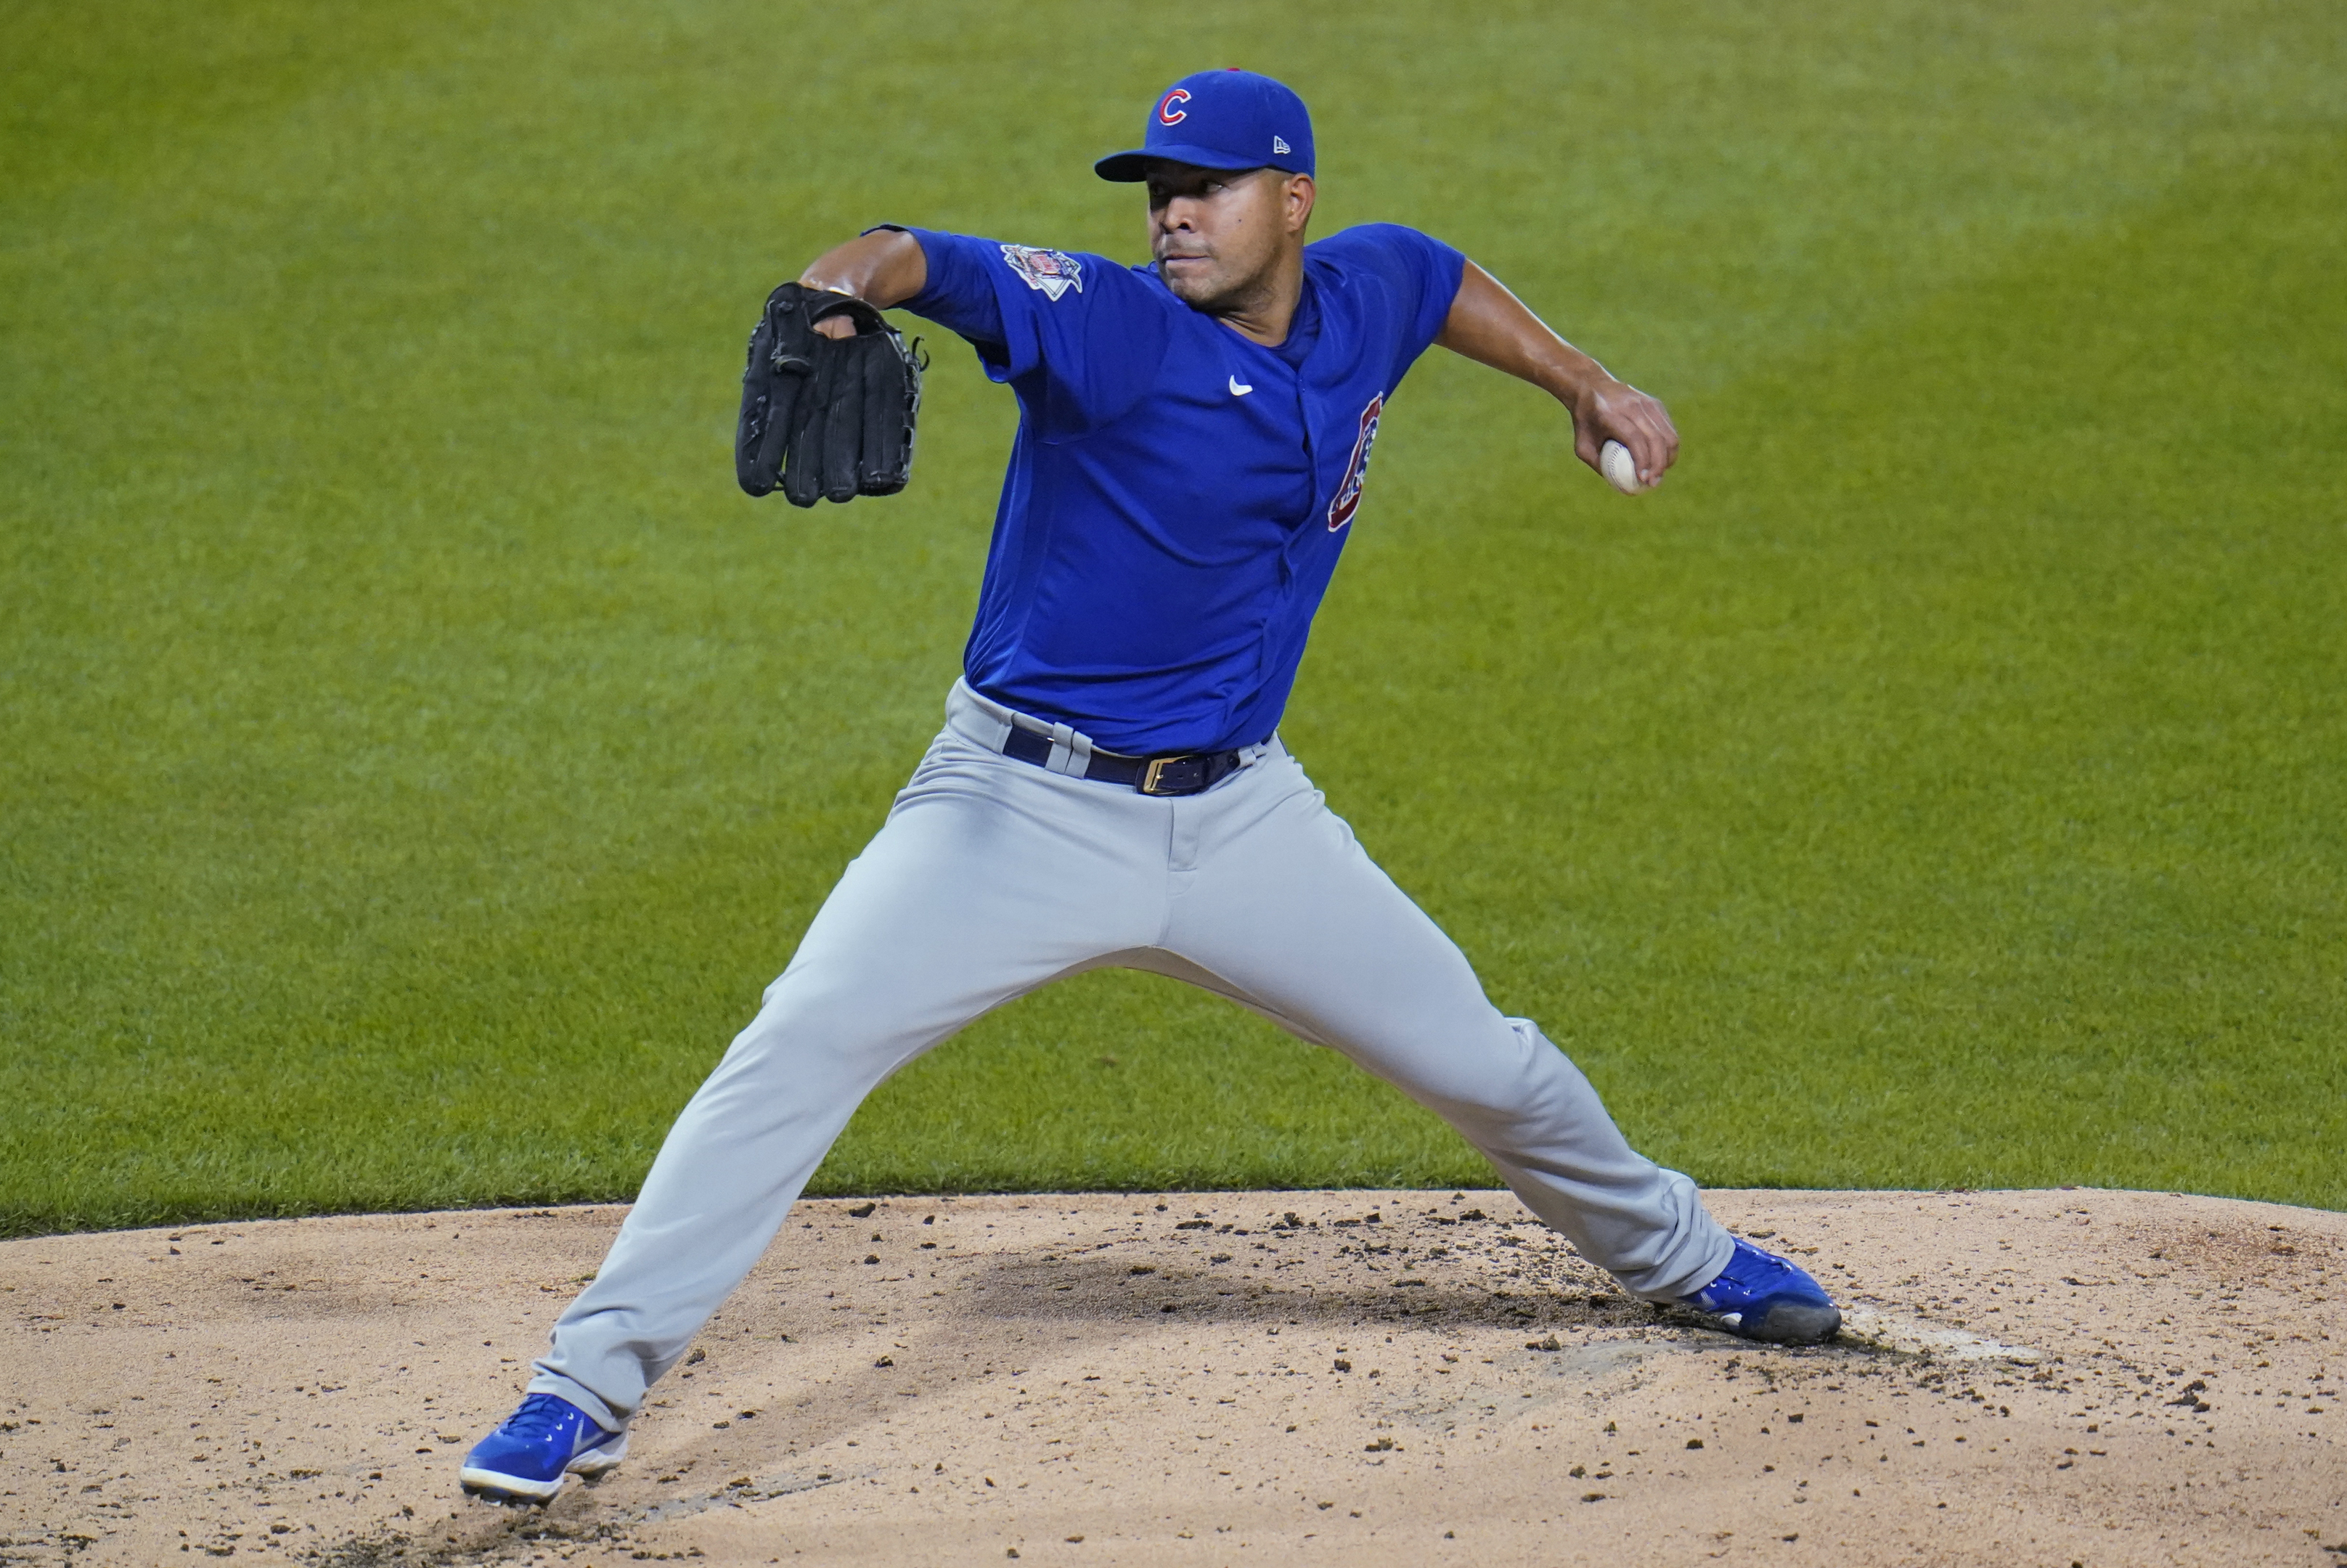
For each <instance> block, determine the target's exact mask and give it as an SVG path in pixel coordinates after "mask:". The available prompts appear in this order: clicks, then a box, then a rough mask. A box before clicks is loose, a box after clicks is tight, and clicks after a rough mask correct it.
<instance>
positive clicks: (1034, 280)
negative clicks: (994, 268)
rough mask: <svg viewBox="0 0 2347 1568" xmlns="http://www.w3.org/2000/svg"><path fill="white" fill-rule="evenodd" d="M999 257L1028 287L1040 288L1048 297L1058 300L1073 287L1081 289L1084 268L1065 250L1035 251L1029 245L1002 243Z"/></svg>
mask: <svg viewBox="0 0 2347 1568" xmlns="http://www.w3.org/2000/svg"><path fill="white" fill-rule="evenodd" d="M1002 260H1003V261H1004V263H1005V264H1006V265H1008V266H1009V267H1010V270H1011V271H1012V272H1016V273H1018V274H1019V275H1020V277H1022V278H1024V279H1026V280H1027V286H1028V287H1029V288H1030V289H1040V290H1042V291H1043V293H1044V296H1045V297H1046V298H1048V299H1052V300H1057V299H1058V298H1059V297H1060V296H1061V294H1064V293H1066V292H1068V291H1069V290H1070V289H1073V290H1075V291H1076V292H1078V293H1080V294H1081V293H1082V292H1084V269H1083V266H1082V264H1081V262H1079V261H1077V260H1076V259H1075V258H1074V257H1073V256H1071V255H1069V254H1068V253H1067V252H1066V251H1038V250H1036V249H1035V248H1034V247H1033V246H1032V245H1005V246H1003V247H1002Z"/></svg>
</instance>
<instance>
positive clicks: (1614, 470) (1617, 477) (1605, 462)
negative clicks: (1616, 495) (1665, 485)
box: [1597, 441, 1645, 496]
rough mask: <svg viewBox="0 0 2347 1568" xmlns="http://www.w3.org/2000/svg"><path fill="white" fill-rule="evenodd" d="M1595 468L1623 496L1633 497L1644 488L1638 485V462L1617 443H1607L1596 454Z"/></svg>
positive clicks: (1628, 450) (1626, 449) (1624, 447)
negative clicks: (1596, 467)
mask: <svg viewBox="0 0 2347 1568" xmlns="http://www.w3.org/2000/svg"><path fill="white" fill-rule="evenodd" d="M1597 466H1598V468H1599V469H1600V471H1602V472H1603V473H1604V476H1605V477H1606V479H1607V481H1608V482H1609V483H1611V484H1612V485H1613V487H1614V488H1615V489H1617V490H1619V491H1621V492H1622V493H1623V494H1624V495H1625V496H1635V495H1636V494H1637V493H1638V492H1639V491H1641V490H1643V489H1645V486H1644V485H1641V484H1639V483H1638V460H1637V459H1636V458H1635V457H1633V456H1630V449H1629V448H1628V447H1627V446H1623V445H1622V443H1620V442H1619V441H1608V442H1607V443H1605V446H1604V450H1602V451H1600V452H1599V453H1598V454H1597Z"/></svg>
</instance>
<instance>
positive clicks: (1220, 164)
mask: <svg viewBox="0 0 2347 1568" xmlns="http://www.w3.org/2000/svg"><path fill="white" fill-rule="evenodd" d="M1150 159H1162V160H1163V161H1164V162H1166V163H1186V164H1188V165H1190V167H1192V168H1193V169H1264V168H1267V167H1268V164H1267V163H1266V160H1265V159H1260V158H1258V159H1244V158H1235V157H1233V156H1232V155H1231V154H1229V153H1227V152H1221V151H1217V150H1216V149H1214V148H1211V147H1145V148H1135V149H1133V151H1131V152H1112V153H1110V154H1109V155H1108V156H1107V157H1106V158H1103V159H1101V160H1100V161H1099V162H1098V163H1095V164H1093V165H1092V172H1093V173H1094V174H1097V175H1099V176H1100V177H1101V178H1102V179H1113V180H1116V181H1118V182H1120V183H1122V184H1126V185H1131V184H1133V183H1134V182H1135V181H1138V180H1142V179H1148V178H1149V174H1148V168H1149V161H1150Z"/></svg>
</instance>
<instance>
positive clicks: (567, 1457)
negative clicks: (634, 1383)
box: [457, 1394, 628, 1502]
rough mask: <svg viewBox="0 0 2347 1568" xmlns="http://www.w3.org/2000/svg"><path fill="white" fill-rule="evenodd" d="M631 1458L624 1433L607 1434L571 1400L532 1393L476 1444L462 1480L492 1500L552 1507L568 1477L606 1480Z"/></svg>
mask: <svg viewBox="0 0 2347 1568" xmlns="http://www.w3.org/2000/svg"><path fill="white" fill-rule="evenodd" d="M627 1457H628V1434H627V1432H626V1430H624V1429H622V1430H620V1431H616V1432H607V1431H605V1430H603V1429H602V1427H601V1426H600V1425H599V1424H598V1423H597V1421H596V1419H595V1418H594V1417H592V1416H590V1415H589V1414H588V1413H587V1412H586V1411H584V1410H582V1409H579V1407H578V1406H576V1405H574V1404H572V1403H571V1402H570V1401H569V1400H568V1399H556V1398H555V1397H554V1396H553V1395H552V1394H532V1395H530V1396H528V1398H526V1399H523V1400H522V1402H521V1408H520V1409H517V1410H515V1411H514V1413H513V1414H512V1415H510V1416H507V1418H506V1420H505V1425H503V1426H501V1427H499V1428H498V1429H497V1430H496V1431H493V1432H491V1433H490V1434H489V1435H488V1436H487V1437H485V1438H483V1439H482V1440H480V1441H479V1442H477V1443H475V1444H474V1445H473V1451H472V1452H471V1453H468V1454H466V1456H465V1468H464V1469H463V1470H462V1471H459V1472H458V1474H457V1480H459V1481H463V1482H464V1485H465V1490H466V1491H468V1492H470V1493H472V1494H473V1495H475V1496H477V1497H486V1498H488V1499H489V1500H490V1501H526V1502H548V1501H552V1500H553V1498H554V1494H555V1493H556V1492H559V1491H561V1490H562V1478H563V1477H564V1476H565V1475H568V1474H572V1473H576V1474H579V1475H600V1474H602V1473H603V1472H604V1471H607V1470H610V1468H611V1467H612V1466H613V1465H615V1464H618V1463H619V1462H620V1460H623V1459H625V1458H627Z"/></svg>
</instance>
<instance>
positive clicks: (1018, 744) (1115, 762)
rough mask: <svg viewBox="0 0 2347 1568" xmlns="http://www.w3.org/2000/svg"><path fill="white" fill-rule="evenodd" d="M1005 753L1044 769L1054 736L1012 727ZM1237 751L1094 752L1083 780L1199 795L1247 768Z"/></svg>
mask: <svg viewBox="0 0 2347 1568" xmlns="http://www.w3.org/2000/svg"><path fill="white" fill-rule="evenodd" d="M1002 754H1003V755H1004V756H1006V757H1016V758H1018V759H1019V760H1020V762H1022V763H1033V764H1035V765H1036V766H1037V767H1039V768H1040V767H1042V766H1044V765H1046V764H1049V763H1050V762H1051V736H1049V735H1038V734H1035V733H1032V732H1031V731H1027V730H1021V729H1017V728H1013V729H1012V730H1011V732H1010V739H1009V740H1007V741H1005V742H1003V743H1002ZM1244 761H1245V760H1244V758H1242V756H1241V755H1240V753H1237V752H1180V753H1175V754H1173V755H1172V756H1164V757H1124V756H1119V755H1117V753H1114V752H1102V751H1095V752H1093V753H1092V762H1091V763H1090V764H1088V765H1087V766H1086V767H1085V769H1084V777H1086V778H1088V779H1102V780H1105V781H1106V782H1108V783H1110V784H1124V785H1127V786H1129V787H1131V788H1133V789H1137V790H1139V791H1140V792H1141V793H1142V794H1199V793H1200V792H1201V791H1204V790H1209V789H1212V788H1213V787H1214V785H1216V784H1220V783H1221V782H1222V781H1223V780H1225V779H1226V778H1228V777H1229V776H1230V775H1231V774H1234V773H1235V772H1236V771H1237V770H1238V769H1239V768H1240V767H1241V766H1243V765H1244Z"/></svg>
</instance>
